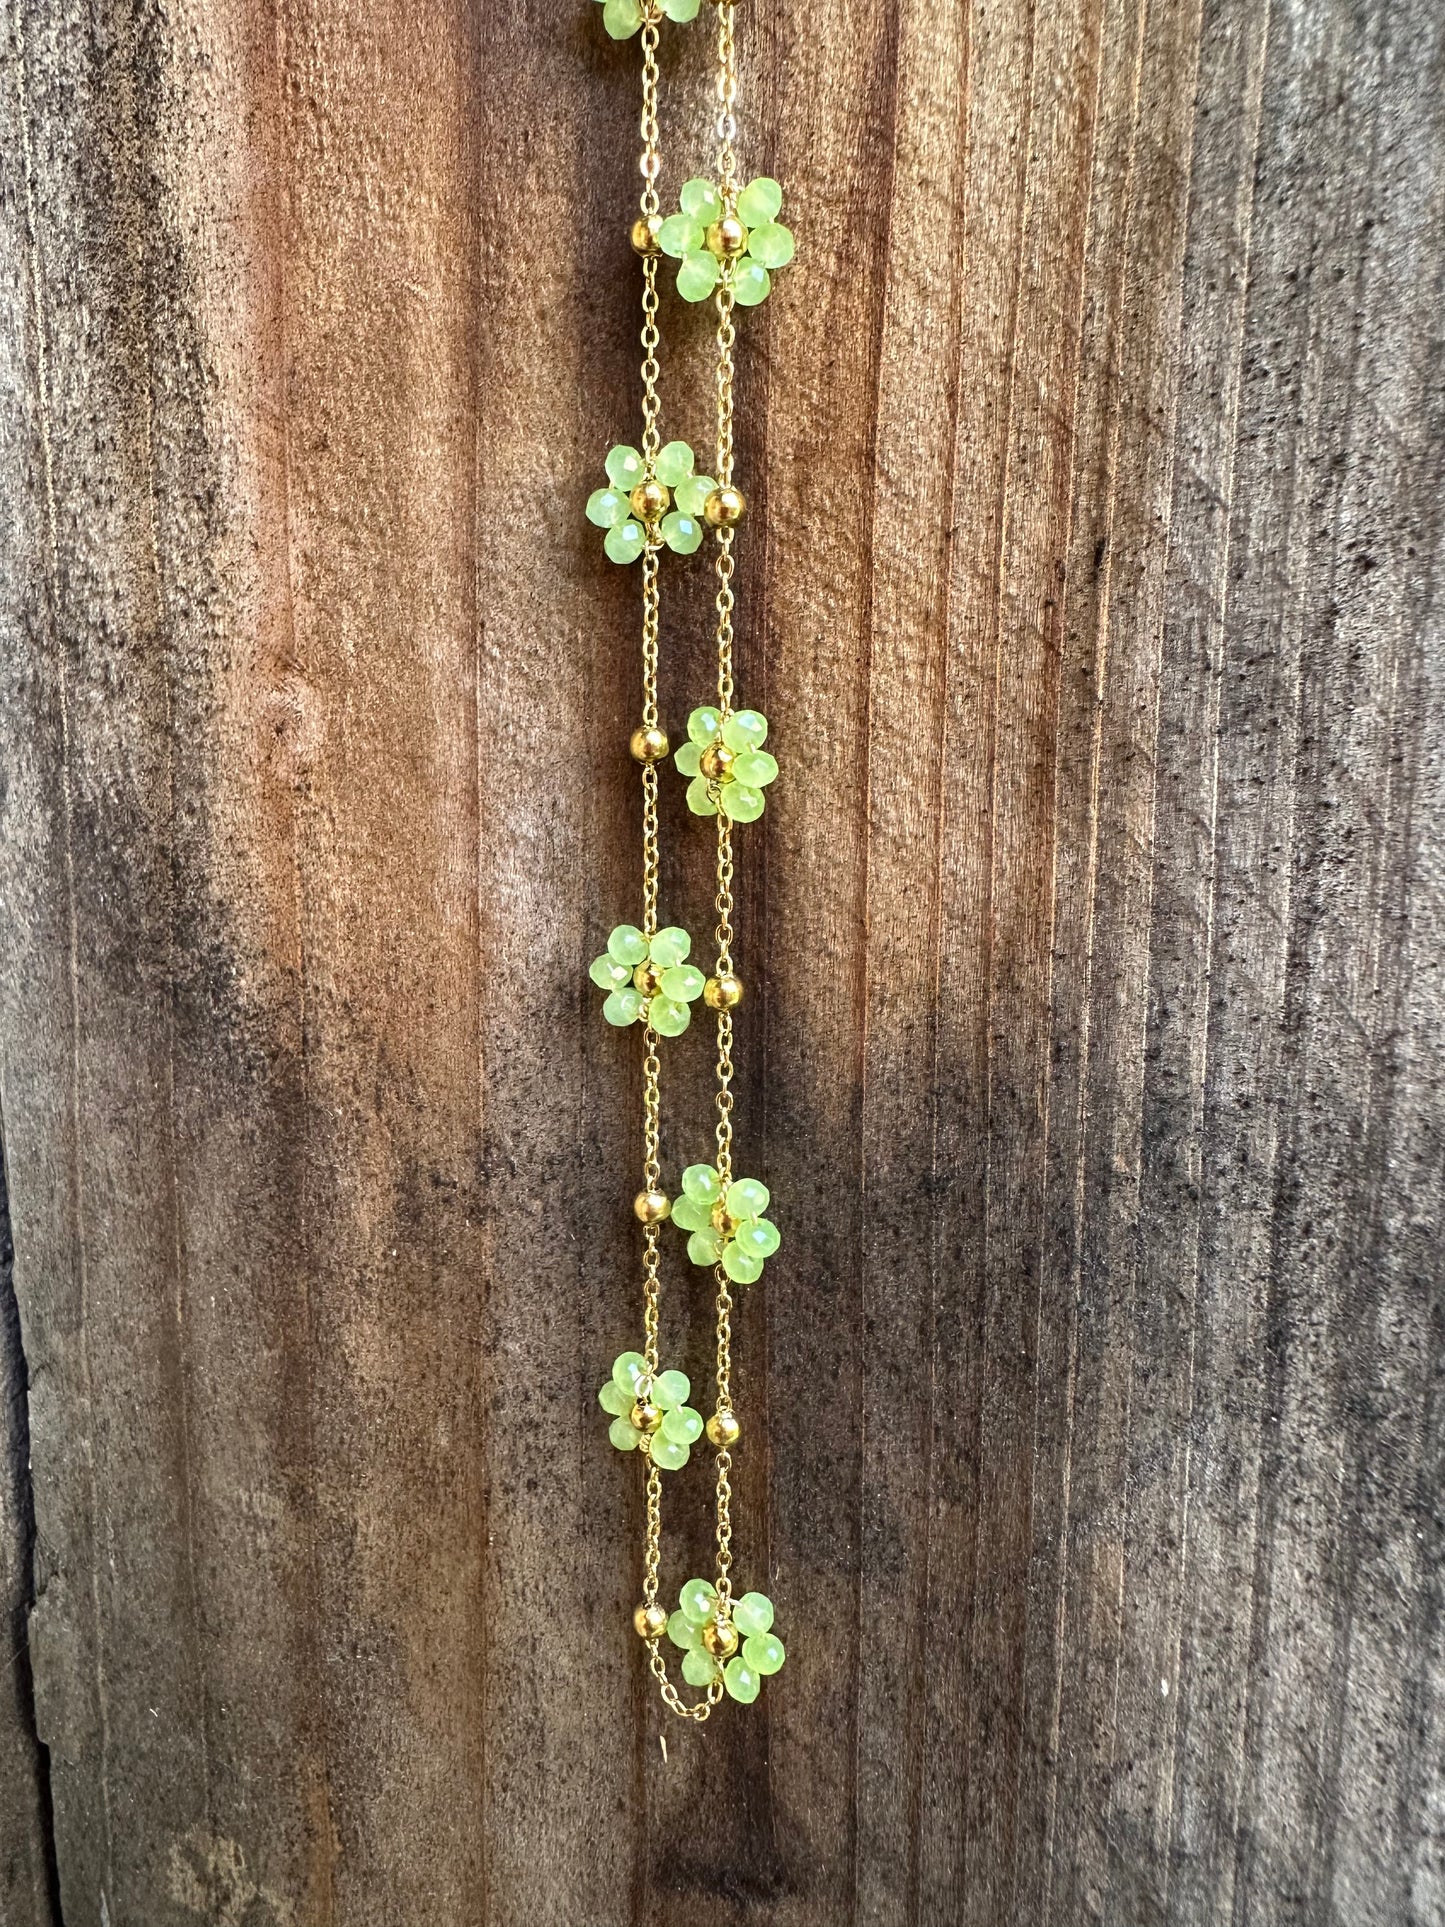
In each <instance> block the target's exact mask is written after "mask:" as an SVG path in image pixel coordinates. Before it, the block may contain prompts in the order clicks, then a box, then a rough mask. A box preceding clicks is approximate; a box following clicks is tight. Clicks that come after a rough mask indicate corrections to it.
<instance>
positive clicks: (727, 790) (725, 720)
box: [672, 709, 778, 823]
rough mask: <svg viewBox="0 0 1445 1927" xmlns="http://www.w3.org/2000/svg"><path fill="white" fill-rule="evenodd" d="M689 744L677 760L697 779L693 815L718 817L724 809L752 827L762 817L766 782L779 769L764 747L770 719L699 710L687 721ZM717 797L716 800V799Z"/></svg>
mask: <svg viewBox="0 0 1445 1927" xmlns="http://www.w3.org/2000/svg"><path fill="white" fill-rule="evenodd" d="M687 734H688V740H687V741H686V742H685V743H684V744H683V745H682V747H681V749H679V750H678V752H677V754H676V756H674V757H673V759H672V760H673V761H674V762H675V763H676V764H677V767H678V768H679V769H680V770H681V771H682V773H683V775H684V776H690V777H691V778H692V781H691V782H690V783H689V784H688V786H687V807H688V808H689V809H690V810H691V811H692V813H693V815H694V816H716V815H717V813H718V809H719V808H721V810H722V813H723V815H724V816H727V817H731V818H732V820H733V822H734V823H752V822H755V821H756V819H757V818H758V817H760V816H761V815H762V813H763V806H764V804H765V802H766V800H767V799H766V798H765V797H764V795H763V788H764V785H765V784H768V783H771V782H772V780H773V778H774V777H775V776H776V775H777V773H778V765H777V763H776V762H775V761H774V759H773V758H772V757H771V756H769V755H768V753H767V751H766V750H765V749H764V748H763V747H762V745H763V743H764V742H765V741H766V740H767V734H768V719H767V717H766V716H764V715H763V714H762V712H761V710H757V709H735V710H733V711H732V712H731V713H730V714H729V715H726V716H724V715H723V713H722V711H721V710H720V709H695V710H694V711H693V712H692V714H691V715H690V716H689V717H688V719H687ZM714 797H716V801H714Z"/></svg>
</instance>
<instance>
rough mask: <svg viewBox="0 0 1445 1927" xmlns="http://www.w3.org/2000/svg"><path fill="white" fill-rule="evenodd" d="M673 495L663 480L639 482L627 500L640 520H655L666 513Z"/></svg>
mask: <svg viewBox="0 0 1445 1927" xmlns="http://www.w3.org/2000/svg"><path fill="white" fill-rule="evenodd" d="M671 500H672V497H671V496H670V495H669V494H668V492H667V490H666V489H665V488H664V487H663V486H662V483H661V482H654V481H648V482H639V483H638V484H637V487H636V488H635V489H633V491H632V493H631V494H630V495H629V496H628V498H627V501H628V505H629V506H630V508H631V510H632V513H633V514H634V515H635V516H636V517H637V519H638V520H639V521H640V522H655V521H656V520H657V518H658V517H659V516H660V515H662V514H664V513H665V512H666V509H667V505H668V503H669V502H670V501H671Z"/></svg>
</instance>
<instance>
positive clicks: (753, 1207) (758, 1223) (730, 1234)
mask: <svg viewBox="0 0 1445 1927" xmlns="http://www.w3.org/2000/svg"><path fill="white" fill-rule="evenodd" d="M768 1199H769V1192H768V1187H767V1186H766V1185H765V1184H759V1183H758V1181H757V1179H756V1178H739V1179H738V1180H737V1182H736V1183H735V1184H730V1185H728V1187H727V1189H726V1191H724V1189H723V1181H722V1179H721V1178H720V1177H719V1176H718V1174H717V1169H716V1167H715V1166H714V1165H711V1164H690V1165H689V1166H688V1167H687V1169H686V1170H685V1171H684V1172H683V1174H682V1196H681V1197H680V1198H678V1199H677V1200H676V1201H675V1203H674V1204H673V1207H672V1222H673V1223H674V1224H675V1225H680V1226H681V1227H682V1229H683V1230H684V1231H690V1232H691V1233H692V1236H691V1237H690V1238H689V1239H688V1241H687V1255H688V1257H689V1258H691V1259H692V1262H693V1263H694V1264H695V1265H716V1264H720V1265H721V1266H722V1268H723V1270H724V1271H725V1272H726V1273H727V1275H728V1277H729V1278H731V1279H732V1280H733V1281H734V1283H736V1284H739V1285H752V1284H756V1283H757V1281H758V1279H759V1278H761V1276H762V1275H763V1261H764V1260H765V1259H767V1258H771V1257H772V1255H773V1253H774V1252H775V1251H776V1250H777V1248H778V1246H779V1244H780V1243H781V1242H782V1240H781V1238H780V1237H779V1236H778V1227H777V1226H776V1225H775V1224H773V1223H772V1221H771V1220H770V1219H768V1218H765V1217H764V1216H763V1213H764V1212H765V1211H766V1210H767V1208H768Z"/></svg>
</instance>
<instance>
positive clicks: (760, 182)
mask: <svg viewBox="0 0 1445 1927" xmlns="http://www.w3.org/2000/svg"><path fill="white" fill-rule="evenodd" d="M782 205H783V190H782V188H780V187H779V186H778V183H777V182H776V181H775V180H774V179H773V178H772V176H771V175H768V174H759V175H758V177H757V178H756V180H751V181H749V182H748V184H747V186H746V187H745V188H744V189H743V191H742V193H741V194H739V196H738V219H739V220H740V221H741V222H742V224H743V226H744V227H766V226H767V224H768V222H769V221H776V220H777V218H778V213H779V210H780V209H781V208H782Z"/></svg>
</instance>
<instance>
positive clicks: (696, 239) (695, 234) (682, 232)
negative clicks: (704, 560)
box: [657, 214, 703, 488]
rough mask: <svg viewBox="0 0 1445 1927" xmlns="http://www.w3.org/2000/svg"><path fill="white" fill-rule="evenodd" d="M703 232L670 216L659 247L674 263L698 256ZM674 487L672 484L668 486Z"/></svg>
mask: <svg viewBox="0 0 1445 1927" xmlns="http://www.w3.org/2000/svg"><path fill="white" fill-rule="evenodd" d="M702 241H703V230H702V223H701V222H700V221H694V220H693V218H692V216H691V215H690V214H669V215H668V217H667V219H666V220H665V221H664V222H663V224H662V226H661V227H660V228H659V229H658V230H657V245H658V246H659V247H660V248H661V249H662V251H663V253H664V254H670V255H671V256H672V258H673V260H674V261H681V260H682V259H683V257H684V256H685V255H689V254H697V253H698V252H699V251H700V250H701V248H702ZM667 486H668V487H669V488H671V487H672V483H671V482H669V483H668V485H667Z"/></svg>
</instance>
